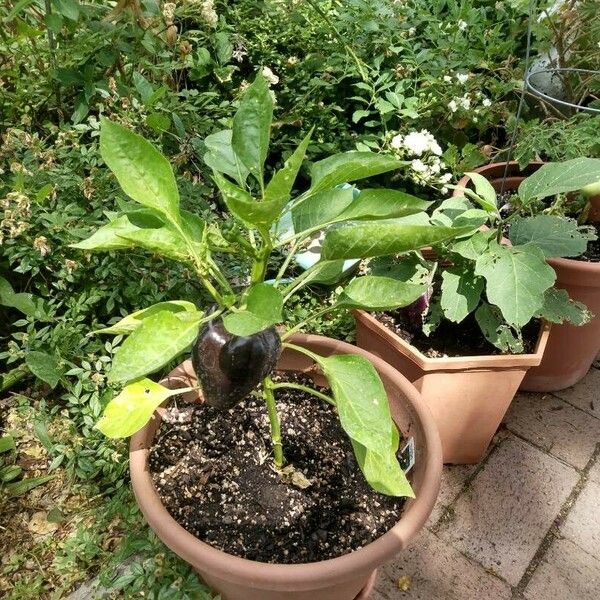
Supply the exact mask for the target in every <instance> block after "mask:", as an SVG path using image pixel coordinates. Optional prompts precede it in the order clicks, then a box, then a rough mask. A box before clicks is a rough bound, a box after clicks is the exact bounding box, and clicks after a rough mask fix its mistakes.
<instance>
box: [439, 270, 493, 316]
mask: <svg viewBox="0 0 600 600" xmlns="http://www.w3.org/2000/svg"><path fill="white" fill-rule="evenodd" d="M483 284H484V281H483V279H482V278H481V277H477V276H475V275H474V273H473V270H472V269H470V268H467V267H450V268H448V269H445V270H444V271H443V272H442V285H441V291H442V294H441V299H440V305H441V307H442V310H443V311H444V316H445V317H446V319H448V320H449V321H453V322H454V323H460V322H461V321H462V320H463V319H464V318H465V317H466V316H467V315H468V314H469V313H471V312H472V311H474V310H475V309H476V308H477V305H478V304H479V299H480V298H481V292H482V291H483Z"/></svg>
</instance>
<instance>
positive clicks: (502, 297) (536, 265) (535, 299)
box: [475, 243, 556, 327]
mask: <svg viewBox="0 0 600 600" xmlns="http://www.w3.org/2000/svg"><path fill="white" fill-rule="evenodd" d="M475 274H476V275H481V276H482V277H485V280H486V284H487V285H486V295H487V299H488V300H489V302H491V303H492V304H495V305H496V306H497V307H498V308H499V309H500V310H501V312H502V315H503V317H504V318H505V319H506V321H507V322H508V323H509V324H510V325H512V326H514V327H523V326H524V325H526V324H527V323H529V321H530V320H531V319H532V318H533V317H534V316H535V315H536V314H537V313H538V312H539V311H540V309H541V308H542V305H543V303H544V293H545V292H546V290H547V289H548V288H550V287H552V285H553V284H554V281H555V279H556V274H555V273H554V270H553V269H552V267H550V266H549V265H548V264H546V260H545V258H544V254H543V252H542V251H541V250H540V249H539V248H537V247H536V246H514V247H512V248H511V247H507V246H503V245H500V244H497V243H494V244H491V245H490V247H489V249H488V251H487V252H485V253H484V254H482V255H481V256H480V257H479V258H478V259H477V262H476V263H475Z"/></svg>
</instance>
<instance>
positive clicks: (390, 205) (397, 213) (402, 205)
mask: <svg viewBox="0 0 600 600" xmlns="http://www.w3.org/2000/svg"><path fill="white" fill-rule="evenodd" d="M430 205H431V202H427V201H426V200H422V199H421V198H417V197H416V196H412V195H411V194H407V193H406V192H402V191H400V190H388V189H383V188H375V189H370V188H367V189H364V190H361V191H360V194H359V195H358V198H356V200H354V202H352V204H350V205H349V206H348V208H346V210H344V211H343V212H342V213H341V214H340V215H338V219H337V220H339V221H342V220H343V221H346V220H355V219H393V218H396V217H405V216H407V215H413V214H416V213H419V212H422V211H424V210H427V208H428V207H429V206H430Z"/></svg>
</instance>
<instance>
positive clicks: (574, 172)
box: [519, 157, 600, 204]
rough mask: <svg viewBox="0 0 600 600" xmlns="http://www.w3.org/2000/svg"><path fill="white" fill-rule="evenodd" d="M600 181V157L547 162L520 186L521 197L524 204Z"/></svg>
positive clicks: (576, 189)
mask: <svg viewBox="0 0 600 600" xmlns="http://www.w3.org/2000/svg"><path fill="white" fill-rule="evenodd" d="M598 181H600V159H597V158H583V157H580V158H574V159H572V160H567V161H564V162H555V163H546V164H545V165H542V166H541V167H540V168H539V169H538V170H537V171H536V172H535V173H534V174H533V175H530V176H529V177H527V179H525V180H524V181H523V182H522V183H521V185H520V186H519V198H520V199H521V201H522V202H523V203H524V204H528V203H529V202H531V201H532V200H535V199H540V198H547V197H548V196H554V195H556V194H566V193H568V192H576V191H578V190H581V189H582V188H584V187H585V186H587V185H590V184H593V183H597V182H598Z"/></svg>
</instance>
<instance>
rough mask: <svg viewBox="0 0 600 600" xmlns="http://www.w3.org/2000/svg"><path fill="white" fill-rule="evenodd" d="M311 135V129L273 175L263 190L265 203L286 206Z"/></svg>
mask: <svg viewBox="0 0 600 600" xmlns="http://www.w3.org/2000/svg"><path fill="white" fill-rule="evenodd" d="M311 135H312V129H311V131H310V132H309V133H308V135H306V136H305V138H304V139H303V140H302V141H301V142H300V144H298V147H297V148H296V150H294V152H293V154H292V155H291V156H290V157H289V158H288V159H287V160H286V161H285V164H284V165H283V168H281V169H279V171H277V172H276V173H275V175H273V177H272V179H271V181H269V183H268V184H267V187H266V189H265V201H266V202H276V203H277V204H282V207H283V206H285V204H287V201H288V200H289V198H290V194H291V193H292V187H293V186H294V182H295V181H296V177H297V176H298V172H299V171H300V167H301V166H302V162H303V161H304V157H305V156H306V150H307V148H308V145H309V144H310V138H311Z"/></svg>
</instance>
